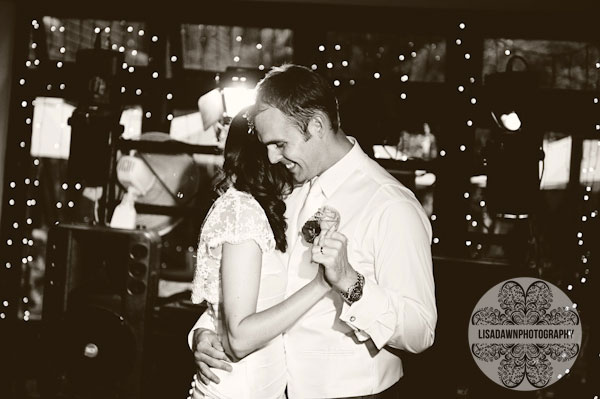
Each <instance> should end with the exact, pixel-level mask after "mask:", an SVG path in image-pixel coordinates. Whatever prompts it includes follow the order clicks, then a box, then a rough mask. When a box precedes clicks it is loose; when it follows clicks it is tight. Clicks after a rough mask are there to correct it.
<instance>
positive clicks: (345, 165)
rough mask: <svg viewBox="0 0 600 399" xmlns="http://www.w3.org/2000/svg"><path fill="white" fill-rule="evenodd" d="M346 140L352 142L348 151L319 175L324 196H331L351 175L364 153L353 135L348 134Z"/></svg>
mask: <svg viewBox="0 0 600 399" xmlns="http://www.w3.org/2000/svg"><path fill="white" fill-rule="evenodd" d="M348 140H350V142H351V143H352V148H351V149H350V151H348V153H347V154H346V155H344V156H343V157H342V158H341V159H340V160H339V161H337V162H336V163H334V164H333V165H332V166H331V167H330V168H329V169H327V170H326V171H325V172H323V173H321V174H320V175H319V178H318V181H319V185H320V186H321V190H322V191H323V194H324V195H325V197H326V198H329V197H331V196H332V195H333V193H335V191H336V190H337V189H338V187H339V186H340V185H341V184H342V183H343V182H344V181H346V179H347V178H348V177H350V175H352V173H353V172H354V171H355V170H356V169H357V168H358V167H359V165H360V161H361V160H362V159H363V158H364V156H365V153H364V152H363V150H362V149H361V148H360V145H358V141H357V140H356V139H355V138H354V137H350V136H348Z"/></svg>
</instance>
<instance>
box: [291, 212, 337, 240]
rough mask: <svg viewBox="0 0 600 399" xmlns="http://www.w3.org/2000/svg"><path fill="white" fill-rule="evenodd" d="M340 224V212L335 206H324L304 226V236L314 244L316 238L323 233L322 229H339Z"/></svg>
mask: <svg viewBox="0 0 600 399" xmlns="http://www.w3.org/2000/svg"><path fill="white" fill-rule="evenodd" d="M339 225H340V213H339V212H338V211H337V210H336V209H335V208H332V207H330V206H323V207H321V208H319V210H318V211H317V212H316V213H315V214H314V215H312V216H311V217H310V218H309V219H308V220H307V221H306V223H304V226H302V231H301V232H302V238H304V241H306V242H307V243H309V244H312V243H313V242H314V241H315V238H317V236H318V235H319V234H321V230H327V229H329V228H330V227H333V228H334V230H337V229H338V227H339Z"/></svg>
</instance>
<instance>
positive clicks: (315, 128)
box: [307, 112, 326, 138]
mask: <svg viewBox="0 0 600 399" xmlns="http://www.w3.org/2000/svg"><path fill="white" fill-rule="evenodd" d="M325 126H326V124H325V119H324V117H323V115H322V114H321V113H320V112H316V113H315V114H314V115H313V116H312V117H311V118H310V121H308V127H307V130H308V132H309V133H310V135H311V136H317V137H320V138H323V136H324V134H325V130H326V129H325Z"/></svg>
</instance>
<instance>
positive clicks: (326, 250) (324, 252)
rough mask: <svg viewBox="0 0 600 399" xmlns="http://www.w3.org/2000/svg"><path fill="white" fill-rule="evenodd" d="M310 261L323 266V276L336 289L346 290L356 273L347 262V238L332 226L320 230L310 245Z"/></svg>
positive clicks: (354, 279) (355, 277)
mask: <svg viewBox="0 0 600 399" xmlns="http://www.w3.org/2000/svg"><path fill="white" fill-rule="evenodd" d="M312 261H313V262H315V263H320V264H321V265H323V267H324V268H325V278H326V279H327V281H328V282H329V283H330V284H331V285H332V286H333V287H334V288H335V289H337V290H338V291H341V292H346V291H347V290H348V288H350V286H352V285H353V284H354V283H355V282H356V279H357V278H358V275H357V273H356V271H355V270H354V269H353V268H352V266H350V263H349V262H348V239H347V238H346V236H345V235H343V234H342V233H340V232H337V231H335V230H334V229H333V228H330V229H328V230H327V231H324V232H323V231H322V232H321V234H320V235H319V236H318V237H317V238H316V239H315V242H314V243H313V247H312Z"/></svg>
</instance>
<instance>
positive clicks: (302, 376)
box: [189, 65, 437, 399]
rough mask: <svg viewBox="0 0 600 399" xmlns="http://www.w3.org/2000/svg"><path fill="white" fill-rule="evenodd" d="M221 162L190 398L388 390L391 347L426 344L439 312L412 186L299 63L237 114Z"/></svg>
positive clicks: (205, 245)
mask: <svg viewBox="0 0 600 399" xmlns="http://www.w3.org/2000/svg"><path fill="white" fill-rule="evenodd" d="M223 171H224V178H223V180H222V181H221V182H220V183H219V185H218V191H219V193H220V194H221V195H220V197H219V198H218V199H217V200H216V201H215V203H214V204H213V206H212V208H211V210H210V211H209V213H208V215H207V217H206V219H205V221H204V224H203V226H202V231H201V233H200V241H199V244H198V260H197V268H196V274H195V277H194V282H193V290H192V300H193V301H194V302H196V303H199V302H201V301H202V300H206V301H207V304H208V309H207V311H206V312H205V313H204V314H203V315H202V316H201V317H200V319H199V320H198V322H197V323H196V325H195V326H194V327H193V328H192V331H191V332H190V336H189V342H190V346H191V348H192V350H193V352H194V356H195V359H196V363H197V364H198V366H199V371H198V373H197V374H196V376H194V382H193V383H192V385H193V393H192V397H193V398H231V399H244V398H247V399H255V398H256V399H279V398H290V399H298V398H300V399H305V398H388V397H393V394H394V392H395V389H394V388H395V384H396V383H397V381H398V380H399V379H400V377H401V376H402V374H403V371H402V363H401V360H400V358H399V357H398V356H397V355H395V354H393V353H392V352H391V351H389V350H388V349H387V348H386V347H388V346H389V347H393V348H397V349H401V350H405V351H409V352H413V353H416V352H421V351H423V350H425V349H426V348H428V347H429V346H431V345H432V343H433V339H434V330H435V323H436V318H437V313H436V307H435V297H434V282H433V272H432V260H431V249H430V242H431V241H430V240H431V226H430V224H429V220H428V218H427V216H426V215H425V213H424V211H423V209H422V208H421V206H420V204H419V202H418V201H417V200H416V199H415V197H414V195H413V194H412V193H411V192H410V191H409V190H408V189H406V188H405V187H404V186H402V185H401V184H400V183H398V181H397V180H396V179H394V178H393V177H392V176H391V175H390V174H388V173H387V172H386V171H385V170H384V169H383V168H381V167H380V166H379V165H378V164H377V163H376V162H374V161H373V160H371V159H370V158H369V157H368V156H367V155H366V154H365V153H364V152H363V151H362V150H361V148H360V146H359V145H358V143H357V142H356V140H355V139H353V138H351V137H348V136H346V135H345V134H344V133H343V131H342V130H341V128H340V122H339V115H338V104H337V99H336V97H335V95H334V93H333V90H332V88H331V87H330V86H329V84H328V83H327V81H326V80H325V79H324V78H323V77H321V76H320V75H318V74H317V73H315V72H313V71H311V70H310V69H308V68H305V67H301V66H297V65H285V66H282V67H278V68H273V69H272V70H271V71H270V72H269V73H268V74H267V75H266V77H265V78H264V79H263V80H262V81H261V82H260V83H259V85H258V87H257V96H256V103H255V105H253V106H252V107H251V108H249V109H247V110H245V111H244V112H242V113H240V114H238V115H237V116H236V117H235V118H234V120H233V122H232V125H231V127H230V129H229V134H228V137H227V142H226V145H225V162H224V165H223ZM317 226H318V227H317ZM319 230H320V232H319Z"/></svg>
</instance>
